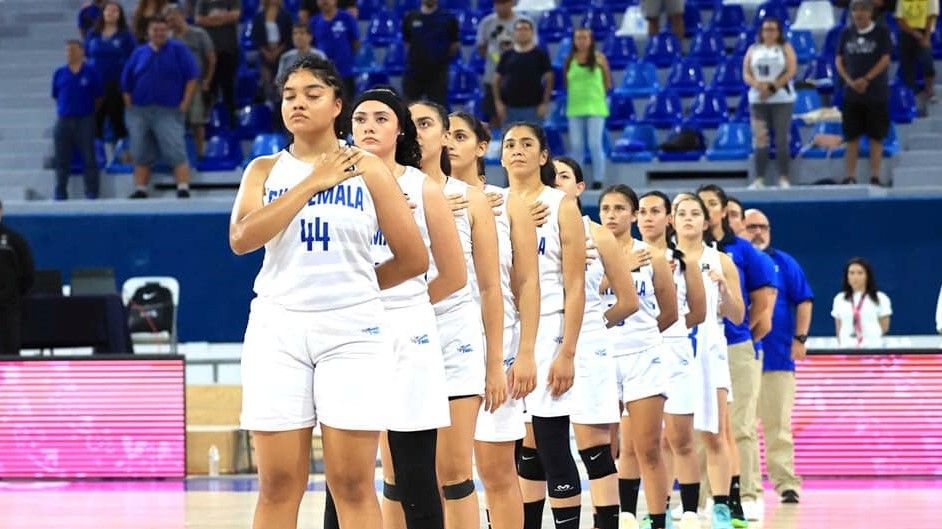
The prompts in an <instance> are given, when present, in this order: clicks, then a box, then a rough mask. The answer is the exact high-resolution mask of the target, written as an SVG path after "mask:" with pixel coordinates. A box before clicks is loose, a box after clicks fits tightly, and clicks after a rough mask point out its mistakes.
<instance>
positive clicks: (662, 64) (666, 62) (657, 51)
mask: <svg viewBox="0 0 942 529" xmlns="http://www.w3.org/2000/svg"><path fill="white" fill-rule="evenodd" d="M680 54H681V47H680V40H678V39H677V36H676V35H674V34H673V33H671V32H669V31H667V30H665V31H661V32H660V33H658V34H657V35H654V36H652V37H651V38H649V39H648V44H647V46H646V47H645V49H644V59H645V60H646V61H649V62H650V63H651V64H654V65H655V66H657V67H658V68H667V67H668V66H671V65H672V64H674V62H676V61H677V60H678V59H679V58H680Z"/></svg>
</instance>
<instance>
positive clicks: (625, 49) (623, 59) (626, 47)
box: [602, 35, 638, 70]
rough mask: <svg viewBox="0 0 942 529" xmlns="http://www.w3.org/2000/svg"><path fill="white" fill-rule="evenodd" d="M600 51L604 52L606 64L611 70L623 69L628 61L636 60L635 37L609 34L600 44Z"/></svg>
mask: <svg viewBox="0 0 942 529" xmlns="http://www.w3.org/2000/svg"><path fill="white" fill-rule="evenodd" d="M602 53H604V54H605V58H606V59H608V65H609V67H611V69H613V70H623V69H624V68H625V67H626V66H628V63H630V62H633V61H636V60H638V48H637V47H635V39H633V38H631V37H628V36H625V37H619V36H617V35H609V37H608V38H607V39H605V43H604V44H603V45H602Z"/></svg>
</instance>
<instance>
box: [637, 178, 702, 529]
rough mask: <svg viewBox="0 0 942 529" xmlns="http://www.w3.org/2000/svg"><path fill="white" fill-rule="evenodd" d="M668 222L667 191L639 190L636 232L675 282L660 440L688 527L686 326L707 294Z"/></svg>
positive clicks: (694, 489)
mask: <svg viewBox="0 0 942 529" xmlns="http://www.w3.org/2000/svg"><path fill="white" fill-rule="evenodd" d="M670 222H671V201H670V199H669V198H667V195H665V194H664V193H662V192H660V191H650V192H648V193H645V194H644V195H642V196H641V200H640V203H639V207H638V230H639V231H640V232H641V238H642V240H643V241H644V242H645V243H646V244H648V245H649V246H651V247H652V248H655V249H656V250H658V251H660V252H662V253H664V254H665V256H666V258H667V259H668V261H670V262H671V266H672V267H673V269H674V286H676V287H677V310H678V316H680V317H679V318H678V319H677V321H676V322H675V323H674V324H673V325H671V326H670V327H668V328H667V330H665V331H664V332H663V333H662V336H663V337H664V345H665V346H666V347H667V349H668V350H669V351H670V352H671V353H672V355H671V356H670V357H669V358H664V361H665V363H666V364H667V365H668V366H669V368H670V373H671V374H670V379H669V381H668V391H667V394H668V397H669V398H668V399H667V402H666V403H664V419H665V425H666V427H667V431H666V435H665V436H664V440H665V441H666V443H667V445H668V447H667V448H668V450H665V451H664V452H663V453H664V456H665V461H666V462H667V464H666V465H665V466H666V467H667V470H668V480H667V481H668V490H667V498H668V504H669V503H670V492H671V489H672V488H673V487H672V486H671V485H672V484H673V481H674V480H673V477H674V476H675V475H676V476H677V479H678V481H680V498H681V504H682V506H683V512H684V513H685V514H686V513H690V514H689V515H687V516H686V517H682V518H681V527H682V528H683V529H687V527H686V526H691V525H692V524H697V523H699V522H698V521H697V502H698V501H699V497H700V462H699V460H698V458H697V453H696V450H694V445H693V430H694V428H693V413H694V410H695V407H696V404H695V399H696V397H697V393H696V390H695V388H696V385H697V384H696V382H697V380H696V379H695V377H696V375H697V373H696V372H695V371H694V355H693V353H694V351H693V347H692V345H691V342H690V338H689V337H688V334H689V330H690V329H692V328H694V327H695V326H697V325H699V324H701V323H703V321H704V319H705V318H706V299H705V297H704V296H705V291H704V286H703V276H702V274H701V273H700V266H699V263H697V262H696V261H691V260H689V259H687V258H686V256H685V255H684V254H683V252H681V251H679V250H677V248H676V240H675V232H674V228H673V227H672V226H671V224H670ZM672 456H673V457H672ZM668 510H670V509H669V508H668ZM691 529H692V528H691Z"/></svg>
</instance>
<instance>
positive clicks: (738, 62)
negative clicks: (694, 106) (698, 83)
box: [710, 55, 746, 96]
mask: <svg viewBox="0 0 942 529" xmlns="http://www.w3.org/2000/svg"><path fill="white" fill-rule="evenodd" d="M745 86H746V82H745V81H743V78H742V58H740V57H737V56H735V55H731V56H729V57H727V58H726V60H725V61H723V62H721V63H720V65H719V66H718V67H717V68H716V71H715V72H713V81H711V82H710V88H711V89H713V90H719V91H720V92H723V93H724V94H726V95H728V96H735V95H739V93H740V92H742V89H743V88H744V87H745Z"/></svg>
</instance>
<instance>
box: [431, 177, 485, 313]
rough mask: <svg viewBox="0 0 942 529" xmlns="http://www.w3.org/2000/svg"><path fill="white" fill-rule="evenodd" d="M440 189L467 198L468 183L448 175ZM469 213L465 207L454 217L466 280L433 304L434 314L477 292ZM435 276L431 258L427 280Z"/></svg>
mask: <svg viewBox="0 0 942 529" xmlns="http://www.w3.org/2000/svg"><path fill="white" fill-rule="evenodd" d="M442 191H443V192H444V193H445V196H448V195H455V194H458V195H461V196H463V197H465V198H467V196H468V184H466V183H464V182H462V181H461V180H458V179H457V178H452V177H450V176H449V177H446V178H445V186H444V188H443V189H442ZM470 215H471V214H470V213H469V212H468V210H467V209H465V210H464V211H461V212H459V213H458V215H456V216H455V217H454V218H455V227H456V228H458V240H459V241H461V253H462V254H463V255H464V262H465V263H466V264H467V267H468V282H467V283H466V284H465V285H464V286H463V287H461V288H460V289H458V291H456V292H453V293H452V294H451V295H449V296H448V297H447V298H445V299H443V300H441V301H439V302H438V303H436V304H435V305H433V307H434V308H435V314H436V315H441V314H444V313H446V312H448V311H450V310H451V309H453V308H455V307H457V306H458V305H461V304H462V303H470V302H471V301H473V299H474V294H472V292H477V290H478V282H477V277H475V275H474V259H473V258H472V254H471V217H470ZM435 277H438V267H437V266H435V259H434V258H433V259H430V260H429V265H428V280H429V281H431V280H432V279H433V278H435Z"/></svg>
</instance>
